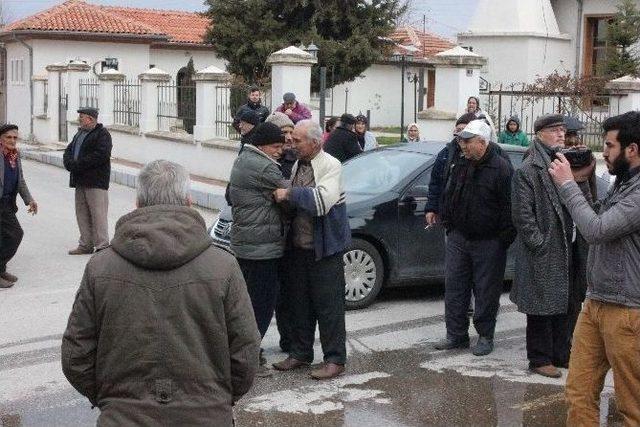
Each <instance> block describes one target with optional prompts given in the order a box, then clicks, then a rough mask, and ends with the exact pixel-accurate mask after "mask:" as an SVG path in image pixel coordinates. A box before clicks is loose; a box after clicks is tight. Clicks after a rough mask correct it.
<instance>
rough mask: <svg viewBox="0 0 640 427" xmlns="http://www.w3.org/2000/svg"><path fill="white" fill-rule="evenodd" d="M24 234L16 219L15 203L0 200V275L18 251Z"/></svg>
mask: <svg viewBox="0 0 640 427" xmlns="http://www.w3.org/2000/svg"><path fill="white" fill-rule="evenodd" d="M23 235H24V232H23V231H22V227H20V223H19V222H18V218H16V208H15V201H9V200H5V199H0V273H4V272H5V271H7V263H8V262H9V261H10V260H11V258H13V256H14V255H15V254H16V252H17V251H18V247H19V246H20V242H22V236H23Z"/></svg>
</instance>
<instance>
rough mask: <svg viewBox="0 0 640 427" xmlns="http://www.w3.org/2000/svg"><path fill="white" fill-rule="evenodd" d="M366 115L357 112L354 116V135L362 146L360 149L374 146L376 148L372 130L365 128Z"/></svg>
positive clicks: (366, 122)
mask: <svg viewBox="0 0 640 427" xmlns="http://www.w3.org/2000/svg"><path fill="white" fill-rule="evenodd" d="M367 124H368V121H367V117H366V116H364V115H362V114H358V115H357V116H356V127H355V131H356V135H357V136H358V143H359V144H360V147H361V148H362V151H369V150H373V149H374V148H378V141H377V140H376V137H375V135H374V134H373V132H370V131H368V130H367Z"/></svg>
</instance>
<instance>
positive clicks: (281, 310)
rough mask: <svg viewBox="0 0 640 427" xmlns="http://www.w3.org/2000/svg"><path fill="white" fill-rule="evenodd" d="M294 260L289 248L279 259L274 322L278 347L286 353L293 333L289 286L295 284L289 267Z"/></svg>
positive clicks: (291, 302) (289, 348)
mask: <svg viewBox="0 0 640 427" xmlns="http://www.w3.org/2000/svg"><path fill="white" fill-rule="evenodd" d="M295 262H296V260H295V259H294V258H293V254H292V252H291V250H287V251H286V252H285V254H284V256H283V257H282V258H281V260H280V265H279V270H278V271H279V275H280V292H279V293H278V300H277V302H276V322H277V325H278V333H279V334H280V348H281V349H282V351H284V352H286V353H288V352H289V351H290V350H291V340H292V335H293V304H294V301H293V300H292V299H291V288H292V287H293V286H295V278H294V275H293V269H292V268H291V267H292V266H293V264H294V263H295Z"/></svg>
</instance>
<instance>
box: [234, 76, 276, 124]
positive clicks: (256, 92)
mask: <svg viewBox="0 0 640 427" xmlns="http://www.w3.org/2000/svg"><path fill="white" fill-rule="evenodd" d="M247 111H253V112H254V113H256V115H257V116H258V120H259V121H260V123H262V122H264V121H265V120H266V119H267V116H268V115H269V109H268V108H267V107H265V106H264V105H262V101H261V100H260V89H258V87H257V86H251V87H250V88H249V91H248V92H247V103H246V104H243V105H241V106H240V108H238V111H236V115H235V116H234V117H233V128H234V129H235V130H237V131H238V132H240V117H242V114H243V113H246V112H247Z"/></svg>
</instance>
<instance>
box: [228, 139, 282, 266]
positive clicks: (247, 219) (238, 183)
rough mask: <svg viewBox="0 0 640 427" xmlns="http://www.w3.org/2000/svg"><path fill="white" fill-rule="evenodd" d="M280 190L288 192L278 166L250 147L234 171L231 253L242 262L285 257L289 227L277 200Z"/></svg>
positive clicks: (231, 199)
mask: <svg viewBox="0 0 640 427" xmlns="http://www.w3.org/2000/svg"><path fill="white" fill-rule="evenodd" d="M276 188H287V184H286V182H285V180H284V178H283V177H282V172H281V171H280V168H279V165H278V163H276V161H275V160H273V159H271V158H270V157H269V156H267V155H266V154H265V153H263V152H262V151H260V150H259V149H258V148H256V147H255V146H253V145H251V144H246V145H245V146H244V150H242V153H240V155H239V156H238V158H237V159H236V160H235V162H234V164H233V168H232V169H231V178H230V179H229V199H230V201H231V214H232V216H233V224H232V225H231V250H232V251H233V253H234V254H235V255H236V256H237V257H238V258H242V259H250V260H266V259H276V258H280V257H282V255H283V253H284V246H285V239H286V227H285V221H284V219H283V217H282V211H281V208H280V206H278V204H277V203H276V202H275V200H274V198H273V191H274V190H275V189H276Z"/></svg>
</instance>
